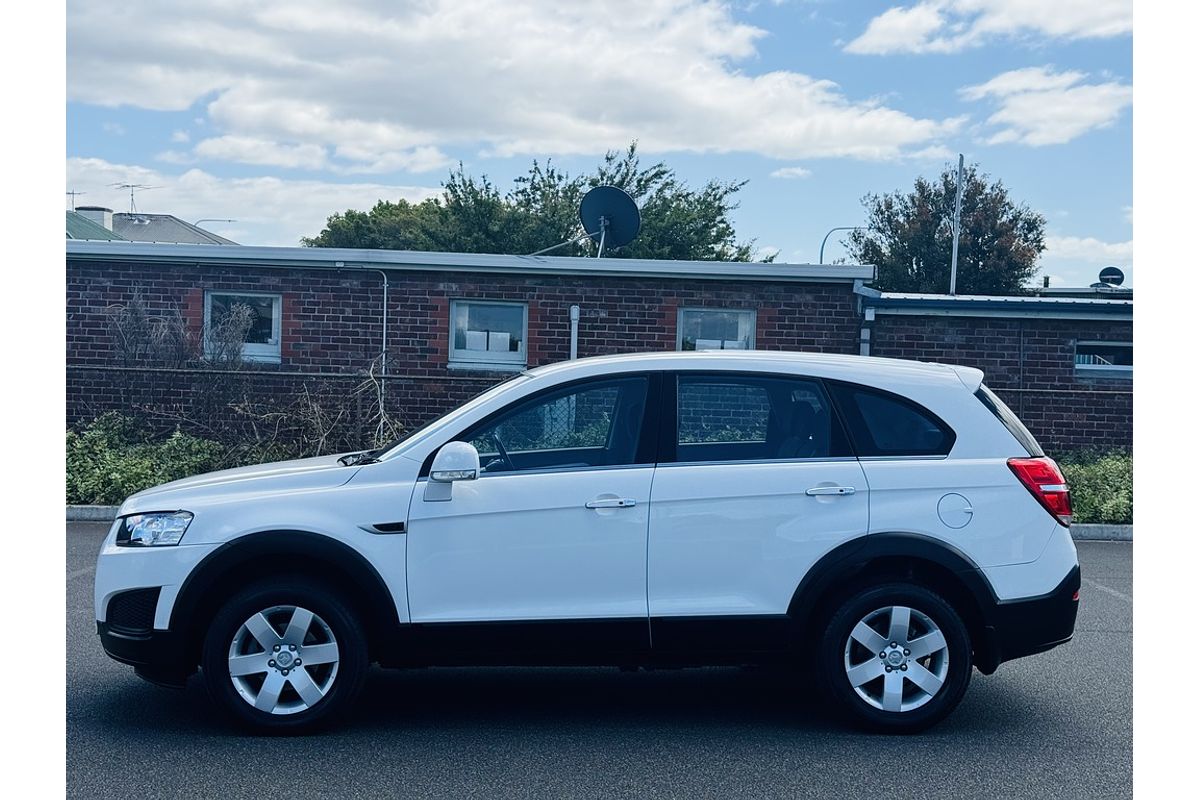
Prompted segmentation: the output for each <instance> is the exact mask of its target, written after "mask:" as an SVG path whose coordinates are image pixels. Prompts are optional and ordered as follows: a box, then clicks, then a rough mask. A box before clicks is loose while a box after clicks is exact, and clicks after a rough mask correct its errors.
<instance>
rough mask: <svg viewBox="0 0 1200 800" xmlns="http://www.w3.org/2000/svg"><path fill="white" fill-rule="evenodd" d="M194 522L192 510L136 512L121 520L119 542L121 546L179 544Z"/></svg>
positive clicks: (118, 532) (118, 534)
mask: <svg viewBox="0 0 1200 800" xmlns="http://www.w3.org/2000/svg"><path fill="white" fill-rule="evenodd" d="M191 522H192V513H191V512H190V511H156V512H154V513H151V514H134V515H132V516H129V517H125V518H124V519H123V520H122V521H121V528H120V530H118V531H117V544H118V545H119V546H121V547H158V546H160V545H168V544H179V540H180V539H182V538H183V534H184V531H186V530H187V528H188V525H189V524H191Z"/></svg>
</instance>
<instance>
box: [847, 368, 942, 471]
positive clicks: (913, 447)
mask: <svg viewBox="0 0 1200 800" xmlns="http://www.w3.org/2000/svg"><path fill="white" fill-rule="evenodd" d="M829 388H830V391H831V392H832V393H833V395H834V397H835V398H836V399H837V403H838V407H839V408H840V409H841V412H842V414H843V415H844V416H845V418H846V426H847V428H848V429H849V432H850V438H851V439H852V440H853V442H854V449H855V450H856V451H858V455H859V456H860V457H869V456H944V455H946V454H947V453H949V452H950V448H951V447H953V446H954V438H955V436H954V431H952V430H951V429H950V426H948V425H947V424H946V423H944V422H942V421H941V420H940V419H938V417H937V416H936V415H935V414H933V412H931V411H930V410H929V409H927V408H924V407H922V406H919V405H917V404H916V403H913V402H912V401H910V400H906V399H904V398H902V397H900V396H898V395H894V394H891V393H890V392H881V391H879V390H877V389H867V388H866V387H863V386H855V385H852V384H844V383H843V384H839V383H831V384H830V386H829Z"/></svg>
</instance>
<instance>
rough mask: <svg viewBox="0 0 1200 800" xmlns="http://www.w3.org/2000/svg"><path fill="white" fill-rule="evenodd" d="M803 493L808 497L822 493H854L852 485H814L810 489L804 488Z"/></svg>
mask: <svg viewBox="0 0 1200 800" xmlns="http://www.w3.org/2000/svg"><path fill="white" fill-rule="evenodd" d="M804 493H805V494H806V495H808V496H809V497H815V496H817V495H823V494H836V495H844V494H854V487H853V486H814V487H812V488H811V489H805V490H804Z"/></svg>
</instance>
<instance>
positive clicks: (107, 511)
mask: <svg viewBox="0 0 1200 800" xmlns="http://www.w3.org/2000/svg"><path fill="white" fill-rule="evenodd" d="M118 508H119V506H67V522H111V521H112V520H114V519H116V517H117V509H118ZM1071 538H1072V539H1078V540H1080V541H1100V542H1132V541H1133V526H1132V525H1084V524H1079V525H1072V526H1071Z"/></svg>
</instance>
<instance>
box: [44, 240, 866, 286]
mask: <svg viewBox="0 0 1200 800" xmlns="http://www.w3.org/2000/svg"><path fill="white" fill-rule="evenodd" d="M67 257H68V258H71V259H78V260H93V261H96V260H101V261H102V260H121V261H146V262H158V263H185V264H201V263H203V264H212V265H229V266H247V267H273V268H290V269H345V270H354V269H370V270H375V269H388V270H421V271H448V272H498V273H508V274H524V275H531V274H532V275H537V274H541V275H576V276H586V275H597V276H608V277H664V278H690V279H701V280H737V279H746V280H767V281H805V282H820V283H852V282H854V281H861V280H870V279H871V278H872V276H873V275H874V273H875V269H874V267H871V266H847V265H836V266H831V265H828V264H826V265H818V264H763V263H758V262H741V261H739V262H731V261H661V260H652V259H633V258H568V257H562V256H515V255H492V254H487V253H426V252H417V251H412V250H357V249H344V248H325V247H258V246H249V245H241V246H238V247H225V246H215V245H203V244H161V243H149V242H68V243H67Z"/></svg>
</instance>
